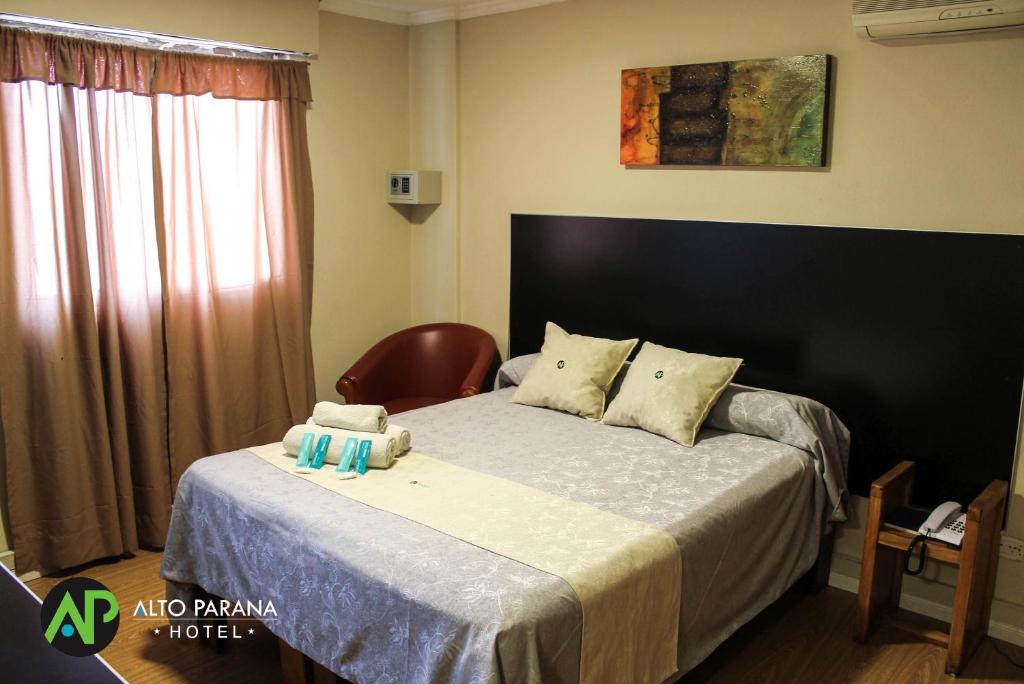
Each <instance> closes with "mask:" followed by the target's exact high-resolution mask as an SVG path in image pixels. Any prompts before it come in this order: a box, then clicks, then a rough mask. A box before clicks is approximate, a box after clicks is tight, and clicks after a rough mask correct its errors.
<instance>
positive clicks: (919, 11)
mask: <svg viewBox="0 0 1024 684" xmlns="http://www.w3.org/2000/svg"><path fill="white" fill-rule="evenodd" d="M1021 26H1024V0H992V1H991V2H978V0H853V27H854V29H855V30H856V31H857V33H858V34H860V35H861V36H864V37H865V38H872V39H875V40H886V39H891V38H913V37H922V36H928V35H943V34H946V35H948V34H951V33H970V32H974V31H993V30H996V29H1008V28H1019V27H1021Z"/></svg>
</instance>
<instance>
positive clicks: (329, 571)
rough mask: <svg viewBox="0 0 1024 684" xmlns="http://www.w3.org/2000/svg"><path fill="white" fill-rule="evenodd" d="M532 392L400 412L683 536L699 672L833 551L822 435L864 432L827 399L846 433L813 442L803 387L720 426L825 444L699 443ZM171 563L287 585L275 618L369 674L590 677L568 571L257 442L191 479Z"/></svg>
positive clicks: (748, 400) (565, 489)
mask: <svg viewBox="0 0 1024 684" xmlns="http://www.w3.org/2000/svg"><path fill="white" fill-rule="evenodd" d="M512 392H513V390H512V389H504V390H500V391H496V392H491V393H488V394H484V395H480V396H477V397H472V398H469V399H461V400H457V401H453V402H449V403H447V404H441V405H439V406H433V407H429V408H425V409H420V410H417V411H412V412H409V413H405V414H402V416H401V419H400V420H396V421H395V422H398V423H400V424H401V425H403V426H404V427H407V428H409V429H410V430H411V431H412V434H413V444H414V448H415V449H416V450H417V451H419V452H422V453H426V454H429V455H431V456H434V457H436V458H441V459H444V460H448V461H451V462H453V463H457V464H459V465H462V466H465V467H468V468H473V469H476V470H479V471H482V472H486V473H490V474H493V475H497V476H500V477H504V478H507V479H509V480H514V481H517V482H521V483H523V484H526V485H530V486H533V487H536V488H538V489H542V490H545V491H548V492H552V493H555V494H558V495H560V496H563V497H566V498H569V499H573V500H576V501H582V502H585V503H588V504H590V505H593V506H596V507H598V508H601V509H603V510H607V511H610V512H613V513H616V514H618V515H622V516H626V517H629V518H634V519H637V520H643V521H646V522H649V523H652V524H655V525H658V526H660V527H662V528H663V529H665V530H667V531H668V532H669V533H670V534H672V535H673V536H674V537H675V538H676V539H677V540H678V542H679V545H680V548H681V551H682V554H683V602H682V614H681V616H680V620H681V623H680V624H681V629H680V636H681V638H680V644H679V649H680V650H679V654H680V655H679V665H680V671H681V672H685V671H687V670H689V669H690V668H692V667H693V666H694V665H696V664H697V663H698V662H700V661H701V660H702V659H703V658H704V657H705V656H706V655H707V654H708V653H710V652H711V651H712V650H713V649H714V648H715V647H716V646H717V645H718V644H719V643H720V642H721V641H723V640H724V639H725V638H726V637H728V636H729V635H730V634H732V632H733V631H735V630H736V629H737V628H738V627H740V626H741V625H742V624H744V623H745V622H747V621H748V620H749V619H750V618H752V617H753V616H754V615H756V614H757V613H758V612H760V610H762V609H763V608H764V607H765V606H767V605H768V604H770V603H771V602H772V601H774V600H775V599H776V598H778V596H779V595H781V594H782V592H784V591H785V590H786V589H787V588H788V587H789V586H791V584H792V582H793V581H795V579H796V578H798V577H799V576H800V575H801V574H802V573H803V572H805V571H806V570H807V569H808V568H809V567H810V566H811V565H812V564H813V562H814V558H815V554H816V552H817V547H818V540H819V535H820V529H821V524H822V520H823V519H824V518H823V512H824V513H828V508H826V504H825V501H826V500H827V499H832V497H831V496H830V494H829V492H828V491H827V487H826V486H825V482H824V478H823V476H822V474H821V473H822V464H821V461H822V458H823V457H822V456H821V455H816V454H815V451H816V450H817V451H819V452H820V453H825V452H822V451H821V449H822V447H821V445H822V444H831V445H833V446H835V445H838V447H837V448H839V450H840V451H841V452H842V453H838V454H837V453H834V451H835V449H833V451H832V452H829V453H825V456H824V457H825V459H826V460H829V461H831V462H832V464H833V466H832V467H833V468H834V467H835V464H836V463H841V464H842V466H843V467H845V451H844V450H845V446H844V445H845V444H846V440H847V439H848V436H847V435H846V433H845V428H843V427H842V424H841V423H839V421H838V420H835V421H834V423H833V422H832V419H833V418H834V416H831V412H829V411H828V410H827V409H825V408H824V407H821V406H820V405H816V404H813V402H812V403H811V404H806V405H804V410H805V412H806V413H807V414H808V415H809V416H812V417H815V420H812V421H811V423H813V424H815V425H816V426H817V429H819V430H821V431H824V432H828V431H829V428H828V426H830V425H831V426H832V434H830V435H824V436H823V435H819V434H816V433H813V431H811V433H812V434H811V435H810V438H809V439H808V437H807V434H808V433H809V430H810V428H809V427H808V424H807V423H808V421H807V420H806V419H803V418H801V417H800V413H799V412H798V411H794V410H793V406H794V405H796V404H797V403H799V402H794V401H790V399H791V398H790V399H787V395H775V396H774V398H773V397H772V396H769V395H771V394H774V393H756V394H759V395H763V396H759V397H756V398H755V397H752V396H746V397H742V396H739V395H743V394H745V392H744V391H743V390H737V391H734V392H733V394H736V395H737V396H739V398H738V399H737V398H736V397H731V398H730V399H729V402H730V403H731V402H733V401H738V402H739V403H737V404H736V405H735V406H734V409H735V412H736V415H735V416H734V417H733V418H730V409H729V406H728V405H726V406H725V408H724V413H721V412H720V415H719V418H718V423H719V424H721V423H722V422H723V421H724V422H726V423H729V421H731V420H734V419H735V420H736V422H737V424H738V425H739V424H740V423H742V422H743V421H744V420H745V421H747V423H748V424H745V425H740V427H742V428H743V429H746V430H748V431H750V432H755V433H758V432H759V433H760V434H768V433H775V434H779V435H783V439H785V438H786V436H789V437H790V438H789V439H788V441H790V442H797V443H800V442H801V441H805V442H808V441H809V442H813V441H814V440H815V439H817V440H818V442H817V446H815V444H811V443H808V444H803V447H804V448H798V447H797V446H793V445H792V444H787V443H783V442H782V441H776V440H775V439H769V438H767V437H764V436H759V435H758V434H743V433H739V432H723V431H719V430H714V429H705V430H704V431H702V432H701V435H700V439H699V440H698V443H697V444H696V446H694V447H693V448H689V449H688V448H685V447H681V446H678V445H676V444H675V443H673V442H670V441H668V440H666V439H664V438H662V437H659V436H656V435H652V434H648V433H646V432H643V431H641V430H637V429H632V428H620V427H609V426H604V425H601V424H599V423H591V422H587V421H585V420H583V419H580V418H577V417H574V416H570V415H567V414H563V413H559V412H556V411H550V410H546V409H541V408H534V407H528V406H520V405H518V404H513V403H511V402H510V401H509V399H510V397H511V394H512ZM746 394H748V395H749V394H750V393H746ZM755 399H756V401H755ZM800 401H806V400H800ZM779 402H784V403H787V404H788V405H789V408H788V409H787V408H786V407H785V406H781V405H780V404H779ZM808 406H810V408H809V409H808V408H807V407H808ZM830 416H831V417H830ZM797 423H800V424H799V425H798V424H797ZM823 426H824V427H823ZM794 435H796V437H793V436H794ZM800 435H803V436H802V437H801V436H800ZM496 454H500V455H501V456H495V455H496ZM839 496H840V498H842V492H840V493H839ZM832 507H834V504H833V506H832ZM840 508H841V504H840ZM161 574H162V576H163V577H164V579H166V580H168V593H169V597H171V598H173V597H183V596H186V597H187V596H188V595H189V594H190V592H191V591H192V589H193V588H194V587H195V586H199V587H202V588H203V589H205V590H206V591H208V592H210V593H213V594H216V595H219V596H222V597H226V598H230V599H233V600H242V601H245V600H249V601H258V600H264V601H265V600H267V599H270V600H273V602H274V605H275V608H276V610H277V611H278V613H279V617H278V619H276V620H273V621H269V622H268V623H267V624H268V627H269V628H270V629H271V630H272V631H273V632H274V633H275V634H276V635H277V636H279V637H281V638H283V639H284V640H285V641H287V642H288V643H290V644H291V645H292V646H294V647H295V648H297V649H299V650H301V651H302V652H304V653H306V654H307V655H309V656H310V657H312V658H313V659H315V660H316V661H318V662H320V663H321V664H323V665H325V666H326V667H328V668H329V669H331V670H333V671H334V672H336V673H337V674H339V675H341V676H343V677H345V678H347V679H349V680H352V681H355V682H449V681H450V682H492V681H493V682H497V681H508V682H535V681H544V682H561V681H564V682H574V681H577V680H578V670H579V652H580V630H579V626H580V619H581V615H580V607H579V603H578V601H577V599H576V596H575V595H574V594H573V592H572V590H571V589H570V587H569V586H568V585H567V584H566V583H565V582H564V581H563V580H561V579H560V578H558V577H555V576H552V575H548V574H546V573H544V572H541V571H539V570H536V569H534V568H531V567H529V566H525V565H523V564H520V563H518V562H516V561H513V560H510V559H508V558H505V557H503V556H499V555H496V554H494V553H491V552H489V551H486V550H484V549H481V548H479V547H476V546H472V545H470V544H467V543H465V542H462V541H459V540H457V539H454V538H451V537H448V536H446V535H444V534H442V533H440V532H437V531H435V530H433V529H431V528H428V527H425V526H423V525H419V524H417V523H414V522H412V521H409V520H406V519H404V518H400V517H398V516H395V515H392V514H389V513H386V512H383V511H379V510H376V509H373V508H370V507H368V506H365V505H363V504H360V503H357V502H355V501H352V500H350V499H347V498H345V497H343V496H340V495H338V494H336V493H334V492H331V491H328V490H325V489H322V488H321V487H318V486H317V485H315V484H312V483H309V482H306V481H303V480H302V479H300V478H297V477H294V476H292V475H289V474H287V473H283V472H281V471H280V470H279V469H277V468H275V467H274V466H272V465H270V464H268V463H266V462H264V461H262V460H261V459H259V458H258V457H256V456H254V455H253V454H251V453H249V452H247V451H236V452H232V453H227V454H221V455H219V456H212V457H209V458H205V459H202V460H200V461H197V462H196V463H195V464H193V465H192V467H190V468H189V469H188V471H187V472H186V473H185V474H184V475H183V476H182V478H181V482H180V483H179V486H178V490H177V496H176V499H175V503H174V510H173V514H172V520H171V528H170V532H169V534H168V539H167V545H166V549H165V554H164V563H163V567H162V569H161Z"/></svg>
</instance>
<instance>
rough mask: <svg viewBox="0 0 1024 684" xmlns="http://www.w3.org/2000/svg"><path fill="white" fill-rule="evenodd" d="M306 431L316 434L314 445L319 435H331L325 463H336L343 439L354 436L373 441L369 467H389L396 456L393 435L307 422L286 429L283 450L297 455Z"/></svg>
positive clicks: (395, 444) (395, 443) (361, 439)
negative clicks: (341, 428)
mask: <svg viewBox="0 0 1024 684" xmlns="http://www.w3.org/2000/svg"><path fill="white" fill-rule="evenodd" d="M307 432H312V433H313V434H315V435H316V437H315V438H314V439H313V445H314V447H315V446H316V443H317V442H318V441H319V440H320V435H330V436H331V444H330V446H328V447H327V455H326V456H325V457H324V462H325V463H332V464H335V465H337V463H338V461H339V460H341V450H342V448H343V447H344V446H345V440H347V439H348V438H349V437H355V438H356V439H358V440H359V441H360V442H361V441H363V440H364V439H368V440H370V441H371V442H373V448H372V449H370V458H369V460H368V461H367V462H366V465H367V466H369V467H370V468H390V467H391V464H392V463H394V462H395V457H396V456H398V442H396V441H395V438H394V437H388V436H387V435H382V434H380V433H376V432H357V431H355V430H340V429H338V428H331V427H324V426H322V425H310V424H308V423H307V424H305V425H296V426H295V427H293V428H291V429H290V430H288V432H287V433H286V434H285V436H284V439H283V440H282V442H284V450H285V451H287V452H288V453H289V454H291V455H292V456H298V454H299V447H300V446H301V445H302V436H303V435H304V434H306V433H307Z"/></svg>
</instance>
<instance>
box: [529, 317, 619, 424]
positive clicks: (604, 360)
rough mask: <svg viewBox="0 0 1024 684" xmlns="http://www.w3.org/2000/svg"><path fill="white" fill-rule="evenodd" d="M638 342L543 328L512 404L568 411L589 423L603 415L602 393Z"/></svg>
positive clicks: (553, 325) (603, 394) (555, 328)
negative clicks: (536, 351) (537, 352)
mask: <svg viewBox="0 0 1024 684" xmlns="http://www.w3.org/2000/svg"><path fill="white" fill-rule="evenodd" d="M636 343H637V340H622V341H621V342H616V341H614V340H605V339H602V338H600V337H585V336H583V335H570V334H569V333H567V332H565V331H564V330H562V329H561V328H559V327H558V326H557V325H555V324H554V323H548V324H547V326H545V328H544V346H543V347H541V350H540V356H539V357H538V358H537V361H536V363H534V364H533V366H532V367H531V368H530V370H529V372H527V374H526V377H524V378H523V381H522V383H520V385H519V389H517V390H516V393H515V395H514V396H513V397H512V401H514V402H516V403H517V404H528V405H530V406H543V407H545V408H553V409H558V410H560V411H568V412H569V413H575V414H577V415H580V416H583V417H584V418H586V419H588V420H600V419H601V416H602V415H604V401H605V392H607V391H608V388H609V387H610V386H611V384H612V380H614V379H615V375H616V374H617V373H618V372H619V369H620V368H622V364H623V363H625V362H626V357H628V356H629V353H630V352H631V351H633V347H635V346H636Z"/></svg>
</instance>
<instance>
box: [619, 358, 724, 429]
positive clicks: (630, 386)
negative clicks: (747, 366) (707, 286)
mask: <svg viewBox="0 0 1024 684" xmlns="http://www.w3.org/2000/svg"><path fill="white" fill-rule="evenodd" d="M742 363H743V359H730V358H720V357H717V356H705V355H704V354H690V353H688V352H684V351H680V350H678V349H670V348H669V347H662V346H660V345H657V344H654V343H652V342H644V346H643V347H641V348H640V353H639V354H637V355H636V358H635V359H633V363H632V365H630V367H629V372H628V373H627V374H626V379H625V380H623V382H622V389H620V390H619V393H618V394H617V395H616V397H615V401H613V402H612V403H611V405H610V406H609V407H608V412H607V413H606V414H605V416H604V420H603V421H602V422H604V423H605V424H607V425H624V426H630V427H641V428H643V429H644V430H647V431H648V432H653V433H655V434H659V435H663V436H665V437H668V438H669V439H671V440H672V441H674V442H679V443H680V444H682V445H683V446H689V447H692V446H693V444H694V442H695V441H696V439H697V432H698V431H699V430H700V426H701V425H702V424H703V423H704V420H705V419H706V418H707V417H708V413H709V412H710V411H711V407H713V406H714V405H715V402H716V401H718V397H719V396H721V394H722V392H723V391H724V390H725V388H726V387H727V386H728V385H729V382H730V381H731V380H732V378H733V376H734V375H736V371H737V370H739V367H740V365H741V364H742Z"/></svg>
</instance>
